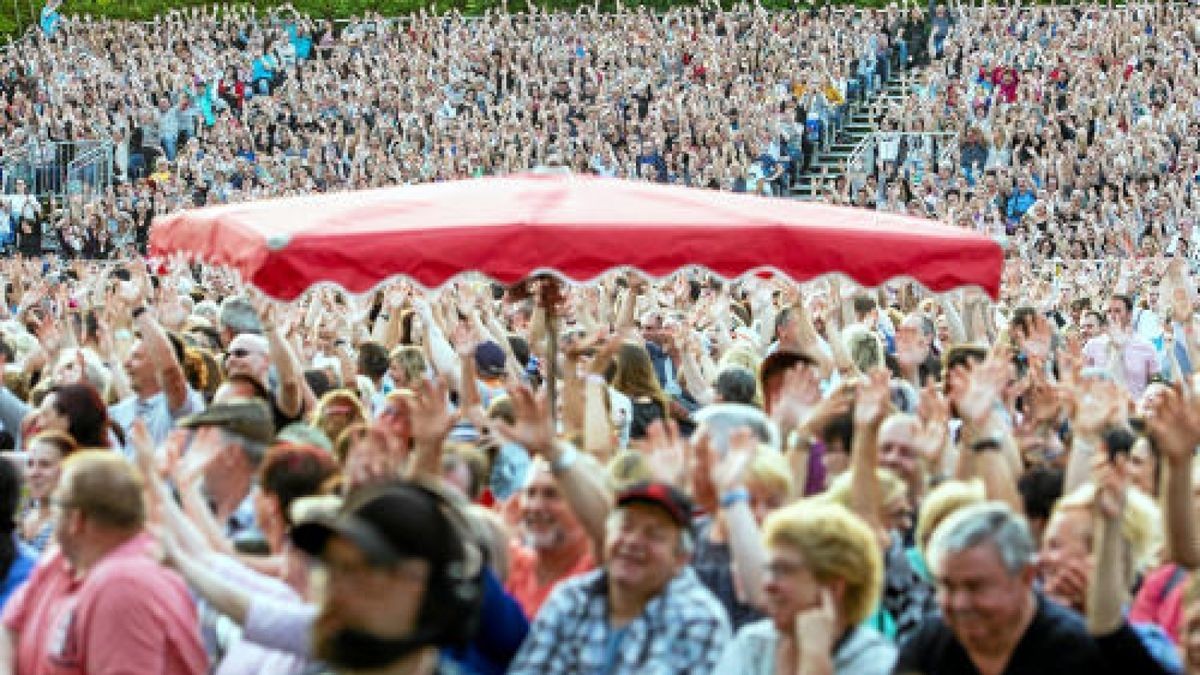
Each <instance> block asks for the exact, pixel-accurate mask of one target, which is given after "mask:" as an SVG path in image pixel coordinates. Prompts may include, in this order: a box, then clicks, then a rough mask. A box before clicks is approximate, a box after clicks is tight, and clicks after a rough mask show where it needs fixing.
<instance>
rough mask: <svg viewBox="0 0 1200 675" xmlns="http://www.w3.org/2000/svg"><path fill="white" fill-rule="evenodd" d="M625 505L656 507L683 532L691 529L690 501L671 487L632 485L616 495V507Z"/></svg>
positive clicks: (659, 484)
mask: <svg viewBox="0 0 1200 675" xmlns="http://www.w3.org/2000/svg"><path fill="white" fill-rule="evenodd" d="M627 504H650V505H652V506H657V507H659V508H661V509H662V510H664V511H666V512H667V515H669V516H671V520H673V521H675V524H676V525H678V526H679V527H681V528H683V529H685V530H690V529H691V528H692V500H690V499H688V498H687V495H685V494H683V492H681V491H680V490H679V489H678V488H676V487H675V486H673V485H669V484H667V483H659V482H654V481H644V482H641V483H634V484H633V485H631V486H629V487H627V488H625V489H624V490H622V491H621V493H620V494H618V495H617V506H618V507H620V506H625V505H627Z"/></svg>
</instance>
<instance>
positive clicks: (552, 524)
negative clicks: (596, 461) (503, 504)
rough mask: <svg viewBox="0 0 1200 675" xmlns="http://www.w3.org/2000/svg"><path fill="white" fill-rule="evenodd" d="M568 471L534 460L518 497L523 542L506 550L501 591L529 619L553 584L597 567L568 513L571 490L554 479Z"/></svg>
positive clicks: (587, 540)
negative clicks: (507, 558) (506, 572)
mask: <svg viewBox="0 0 1200 675" xmlns="http://www.w3.org/2000/svg"><path fill="white" fill-rule="evenodd" d="M579 468H582V466H581V467H579ZM567 470H573V469H570V468H567V469H559V471H557V472H556V471H555V470H554V467H552V466H551V465H550V464H549V463H547V462H545V461H541V460H539V461H537V462H536V463H535V464H534V465H533V468H532V469H531V470H530V472H529V475H530V480H529V484H528V485H527V486H526V487H525V489H524V491H523V492H522V493H521V495H520V497H519V499H520V500H521V502H520V508H521V532H522V535H523V536H522V542H523V543H522V544H520V545H518V544H514V545H513V546H512V547H511V550H510V556H511V559H512V568H511V569H510V571H509V575H508V580H507V583H506V584H505V590H507V591H508V592H509V593H511V594H512V596H513V597H514V598H516V599H517V602H519V603H520V604H521V608H522V609H523V610H525V614H526V615H528V616H531V617H532V616H536V615H537V613H538V610H539V609H541V607H542V603H544V602H545V601H546V598H547V597H548V596H549V595H550V591H552V590H554V587H555V585H557V584H558V582H560V581H562V580H563V579H567V578H569V577H573V576H576V575H578V574H583V573H584V572H588V571H590V570H591V569H592V568H594V567H595V566H596V563H595V555H593V551H592V541H591V538H590V537H589V536H588V532H587V530H586V529H585V528H584V527H583V525H582V524H581V523H580V521H579V518H578V517H577V516H576V515H575V512H574V510H573V508H572V495H571V493H570V490H571V489H572V485H571V483H570V482H568V483H565V484H560V483H559V480H558V476H557V474H558V473H561V472H563V471H567Z"/></svg>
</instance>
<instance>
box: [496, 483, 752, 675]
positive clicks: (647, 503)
mask: <svg viewBox="0 0 1200 675" xmlns="http://www.w3.org/2000/svg"><path fill="white" fill-rule="evenodd" d="M691 511H692V505H691V502H690V501H689V500H688V498H687V497H685V496H684V495H683V494H682V493H680V492H679V491H678V490H677V489H675V488H674V487H672V486H669V485H666V484H663V483H640V484H637V485H634V486H632V487H630V488H628V489H627V490H625V491H624V492H622V493H621V494H620V495H619V496H618V498H617V509H616V511H614V512H613V513H612V514H611V515H610V516H609V520H608V531H607V537H606V541H605V547H604V553H605V560H606V564H605V567H604V569H602V570H596V571H594V572H591V573H588V574H584V575H581V576H578V577H575V578H573V579H570V580H568V581H564V582H563V583H561V584H559V585H558V587H557V588H556V589H555V590H554V592H553V593H551V595H550V598H549V599H548V600H547V601H546V604H545V605H544V606H543V607H542V611H541V612H540V613H539V614H538V616H537V620H536V621H534V624H533V626H532V627H531V629H530V632H529V638H528V639H527V640H526V642H525V644H524V645H522V647H521V651H520V652H518V654H517V657H516V659H515V660H514V661H513V664H512V668H511V669H510V670H509V672H510V673H515V674H519V675H523V674H526V673H529V674H533V673H538V674H542V673H583V672H587V673H591V672H603V673H645V672H654V673H681V674H682V673H709V672H712V669H713V666H715V665H716V662H717V659H718V658H720V656H721V652H722V650H723V649H724V647H725V643H726V642H727V641H728V640H729V637H730V631H729V619H728V617H727V616H726V614H725V609H724V608H723V607H722V606H721V604H720V602H719V601H718V600H717V599H716V598H715V597H714V596H713V595H712V593H710V592H709V591H708V589H707V588H705V587H704V585H703V584H702V583H701V582H700V580H699V579H698V578H697V577H696V574H695V572H693V571H692V569H691V567H689V566H688V562H689V560H690V558H691V551H692V544H693V542H692V532H691Z"/></svg>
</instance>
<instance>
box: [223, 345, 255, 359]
mask: <svg viewBox="0 0 1200 675" xmlns="http://www.w3.org/2000/svg"><path fill="white" fill-rule="evenodd" d="M252 354H254V352H252V351H250V350H249V349H246V348H244V347H238V348H237V349H230V350H229V351H228V352H226V353H225V358H226V359H229V358H236V359H244V358H246V357H247V356H250V355H252Z"/></svg>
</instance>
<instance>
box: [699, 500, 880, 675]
mask: <svg viewBox="0 0 1200 675" xmlns="http://www.w3.org/2000/svg"><path fill="white" fill-rule="evenodd" d="M763 539H764V543H765V544H766V547H767V549H768V551H767V556H768V561H769V562H768V564H767V578H766V581H765V583H764V586H763V590H764V593H765V596H766V608H767V616H768V618H767V619H764V620H762V621H759V622H757V623H753V624H750V625H749V626H746V627H745V628H743V629H741V630H740V631H738V633H737V635H736V636H734V638H733V641H732V642H730V643H729V646H728V647H727V648H726V650H725V653H724V654H723V655H722V657H721V660H720V661H719V662H718V663H717V667H716V668H715V669H714V671H713V672H717V673H740V674H743V675H807V674H809V673H834V675H883V674H884V673H890V672H891V670H892V665H893V664H894V663H895V660H896V648H895V647H894V646H892V645H891V644H890V643H889V642H888V641H887V640H886V639H884V637H883V636H882V635H880V634H879V633H878V632H876V631H875V630H873V629H871V628H865V627H862V626H860V625H859V624H861V623H862V622H863V621H864V620H865V619H866V618H867V617H868V616H869V615H870V614H871V612H872V611H873V609H874V607H875V603H876V601H877V599H878V598H879V594H880V588H881V587H882V585H883V562H882V560H881V558H880V554H879V547H878V544H877V541H876V536H875V533H874V532H872V531H871V528H870V527H869V526H868V525H867V524H866V523H864V522H863V521H862V520H861V519H859V518H858V517H857V516H855V515H854V514H853V513H851V512H850V511H849V510H848V509H846V508H845V507H843V506H841V505H838V504H834V503H830V502H827V501H822V500H811V499H810V500H806V501H803V502H799V503H797V504H794V505H792V506H789V507H787V508H784V509H782V510H779V511H776V512H775V513H773V514H771V516H770V517H768V518H767V522H766V528H765V533H764V537H763Z"/></svg>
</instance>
